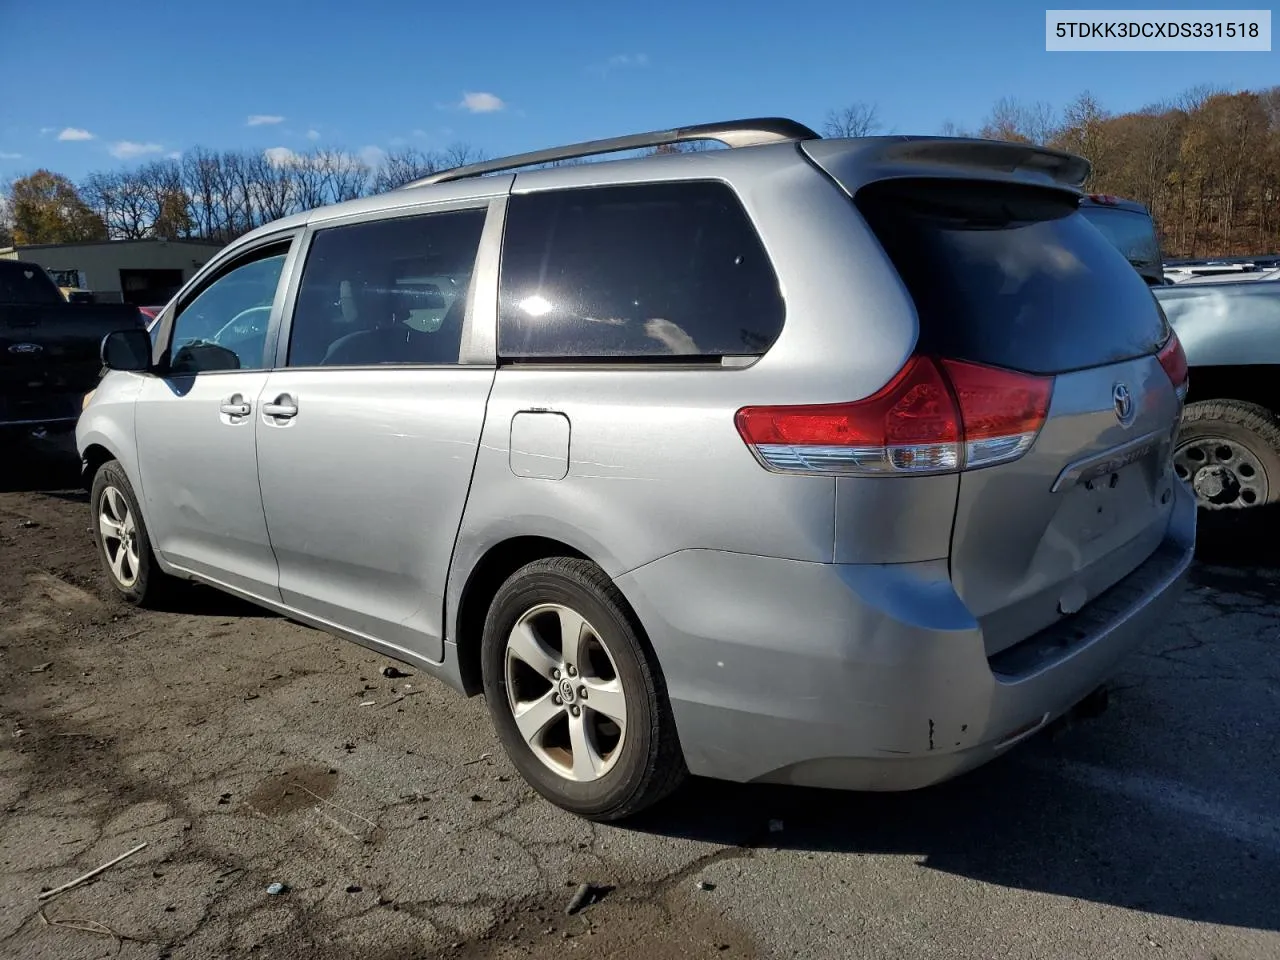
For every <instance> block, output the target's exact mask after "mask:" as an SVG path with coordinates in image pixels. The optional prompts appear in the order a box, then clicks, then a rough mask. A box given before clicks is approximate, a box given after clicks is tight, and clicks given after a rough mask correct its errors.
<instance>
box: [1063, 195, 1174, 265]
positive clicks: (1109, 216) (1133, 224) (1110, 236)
mask: <svg viewBox="0 0 1280 960" xmlns="http://www.w3.org/2000/svg"><path fill="white" fill-rule="evenodd" d="M1080 212H1081V213H1082V214H1084V218H1085V219H1086V220H1088V221H1089V222H1090V223H1092V224H1093V225H1094V226H1095V227H1097V228H1098V229H1099V230H1100V231H1101V232H1102V235H1103V236H1104V237H1106V238H1107V240H1108V241H1109V242H1110V244H1111V245H1112V246H1113V247H1115V248H1116V249H1117V250H1119V251H1120V252H1121V253H1122V254H1124V257H1125V259H1126V260H1128V261H1129V263H1130V264H1132V265H1133V268H1134V269H1135V270H1140V271H1142V272H1143V273H1144V274H1159V273H1161V272H1162V270H1161V263H1160V241H1159V240H1158V239H1156V225H1155V223H1153V222H1152V220H1151V218H1150V217H1148V216H1147V215H1146V214H1142V213H1138V212H1137V211H1136V210H1124V209H1122V208H1120V207H1094V206H1085V207H1081V208H1080Z"/></svg>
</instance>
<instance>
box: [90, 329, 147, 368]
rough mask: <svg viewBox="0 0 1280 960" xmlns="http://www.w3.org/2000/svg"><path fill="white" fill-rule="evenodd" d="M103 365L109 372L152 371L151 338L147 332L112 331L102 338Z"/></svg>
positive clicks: (133, 330) (140, 330)
mask: <svg viewBox="0 0 1280 960" xmlns="http://www.w3.org/2000/svg"><path fill="white" fill-rule="evenodd" d="M101 356H102V365H103V366H104V367H106V368H107V369H108V370H133V371H135V372H139V373H141V372H143V371H146V370H150V369H151V336H150V335H149V334H148V333H147V331H146V330H143V329H139V328H134V329H131V330H112V331H111V332H110V333H108V334H107V335H106V336H105V337H103V338H102V350H101Z"/></svg>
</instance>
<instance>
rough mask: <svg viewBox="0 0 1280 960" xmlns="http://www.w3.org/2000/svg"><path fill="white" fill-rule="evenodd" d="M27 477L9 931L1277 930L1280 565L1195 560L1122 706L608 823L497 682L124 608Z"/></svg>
mask: <svg viewBox="0 0 1280 960" xmlns="http://www.w3.org/2000/svg"><path fill="white" fill-rule="evenodd" d="M11 463H12V461H11ZM6 483H7V485H6V487H5V490H4V491H0V675H2V676H3V687H2V692H0V731H2V735H0V809H2V810H3V811H4V816H3V818H2V819H0V956H4V957H21V958H28V957H31V958H35V957H56V958H59V960H78V958H90V957H107V956H114V957H121V958H162V957H172V958H175V960H176V958H203V957H272V958H277V957H278V958H284V960H289V958H307V960H327V958H334V960H336V958H357V957H359V958H370V960H391V958H410V957H434V956H441V957H467V958H508V957H512V958H514V957H535V958H542V957H552V956H556V957H565V956H581V957H617V958H644V960H664V958H675V957H681V958H686V957H688V958H696V957H737V958H746V957H773V958H784V957H787V958H789V957H805V958H825V957H831V958H837V957H838V958H845V957H903V958H907V957H910V958H913V960H916V958H933V957H965V958H974V957H1037V958H1038V957H1047V958H1048V957H1063V958H1066V957H1090V958H1091V960H1098V958H1108V957H1116V958H1120V957H1124V958H1131V957H1136V956H1149V957H1179V958H1181V957H1186V958H1197V960H1208V958H1210V957H1215V958H1219V960H1228V958H1229V960H1244V958H1271V960H1274V958H1276V957H1280V803H1277V796H1278V795H1280V750H1278V749H1277V747H1280V719H1277V707H1278V706H1280V656H1278V654H1277V651H1278V649H1280V619H1278V617H1280V571H1277V570H1270V569H1267V568H1266V567H1265V566H1263V567H1258V566H1251V567H1245V568H1240V567H1237V568H1229V567H1214V566H1203V565H1202V566H1199V567H1197V569H1196V571H1195V582H1194V584H1193V586H1192V587H1191V588H1190V589H1189V590H1188V592H1187V595H1186V597H1185V600H1184V602H1183V603H1182V605H1181V607H1180V609H1179V611H1178V613H1177V616H1176V618H1175V619H1174V621H1173V622H1172V623H1170V624H1169V626H1168V628H1167V629H1166V630H1164V631H1163V632H1162V633H1160V634H1159V635H1156V636H1152V637H1151V638H1150V640H1149V642H1148V643H1147V645H1146V647H1145V649H1143V650H1142V651H1141V652H1140V653H1139V654H1137V655H1135V656H1133V657H1132V658H1131V659H1130V660H1129V661H1128V663H1127V664H1126V667H1125V669H1124V671H1123V672H1122V674H1121V675H1119V676H1118V677H1116V679H1115V684H1114V686H1113V693H1112V697H1111V708H1110V710H1108V711H1107V712H1106V713H1105V714H1103V715H1102V716H1101V717H1099V718H1096V719H1093V720H1089V721H1085V722H1082V723H1080V724H1078V725H1076V726H1074V727H1072V728H1071V729H1069V730H1067V731H1065V732H1063V733H1061V734H1059V735H1057V736H1054V737H1047V736H1046V737H1041V738H1039V739H1037V740H1034V741H1032V742H1031V743H1028V744H1026V745H1024V746H1023V747H1021V748H1019V749H1017V750H1015V751H1014V752H1013V753H1011V754H1010V755H1009V756H1007V757H1006V758H1004V759H1002V760H1000V761H999V762H997V763H995V764H992V765H990V766H988V767H986V768H984V769H982V770H980V771H978V772H976V773H974V774H972V775H970V776H967V777H965V778H962V779H960V780H958V781H955V782H953V783H950V784H946V785H944V786H941V787H938V788H934V789H930V790H926V791H921V792H918V793H913V794H908V795H899V796H886V795H872V796H860V795H848V794H837V793H824V792H817V791H805V790H795V789H781V788H759V787H742V786H730V785H721V784H711V783H703V782H695V783H693V784H691V785H690V786H689V787H688V788H686V789H685V790H683V791H682V792H681V793H680V794H678V795H677V796H676V797H675V798H674V799H673V800H672V801H670V802H669V803H667V804H666V805H664V806H663V807H662V808H661V809H659V810H657V811H655V812H654V813H653V814H652V815H650V816H648V817H646V818H645V819H644V820H643V821H642V822H639V823H635V824H630V825H628V826H627V827H600V826H593V825H591V824H588V823H586V822H584V821H581V820H578V819H575V818H573V817H571V816H568V815H566V814H562V813H560V812H558V811H557V810H555V809H553V808H552V807H550V806H549V805H548V804H546V803H545V802H544V801H542V800H541V799H540V798H539V797H537V796H536V795H535V794H534V793H533V792H532V791H531V790H530V789H528V788H527V787H525V786H524V784H523V783H522V782H521V781H520V779H519V778H518V776H517V775H516V774H515V771H514V770H513V768H512V767H511V766H510V765H509V764H508V763H507V762H506V761H505V759H504V758H503V757H502V755H501V752H500V750H499V748H498V745H497V743H496V740H495V738H494V736H493V734H492V732H491V729H490V726H489V723H488V718H487V715H486V713H485V709H484V704H483V703H482V702H480V701H479V700H472V701H467V700H464V699H462V698H461V697H459V696H457V695H455V694H453V693H452V692H450V691H448V690H446V689H445V688H444V687H442V686H440V685H438V684H435V683H433V682H432V681H430V680H428V679H426V678H424V677H419V676H408V677H399V678H395V679H388V678H386V677H384V676H383V675H382V672H381V671H382V668H383V667H385V666H390V665H392V664H391V662H390V661H387V660H385V659H383V658H381V657H378V656H375V655H374V654H372V653H370V652H368V651H366V650H364V649H363V648H360V647H357V646H353V645H350V644H347V643H344V642H342V641H339V640H335V639H333V638H331V637H328V636H326V635H325V634H322V633H318V632H316V631H313V630H309V629H307V628H305V627H302V626H298V625H296V624H293V623H290V622H288V621H286V620H283V619H280V618H278V617H274V616H271V615H267V614H265V613H263V612H261V611H258V610H257V609H255V608H251V607H248V606H245V605H243V604H240V603H238V602H236V601H233V600H231V599H228V598H224V597H222V596H220V595H218V594H216V593H214V592H212V591H208V590H198V589H197V590H193V591H192V592H191V594H190V596H189V597H188V598H185V599H184V600H183V601H182V603H181V604H180V605H179V608H177V609H174V610H171V611H167V612H142V611H135V610H133V609H131V608H128V607H126V606H124V605H123V604H121V603H119V602H118V601H116V600H115V599H114V598H113V597H111V595H110V593H109V591H108V588H107V585H106V583H105V581H104V579H103V577H102V576H101V575H100V573H99V571H98V568H97V565H96V562H95V559H94V555H93V552H92V546H91V541H90V539H89V534H88V516H89V515H88V509H87V506H86V503H85V497H84V496H83V494H81V493H79V492H78V491H76V490H74V489H71V486H72V484H71V481H70V480H69V478H68V476H67V475H66V473H65V471H62V470H61V469H59V468H58V467H57V465H53V466H48V467H43V466H42V467H41V468H40V469H32V470H26V471H24V472H23V474H22V475H21V476H19V477H17V478H14V477H10V478H9V479H8V481H6ZM1264 553H1265V551H1264ZM1264 559H1265V558H1264ZM1271 562H1272V563H1273V564H1280V556H1272V557H1271ZM407 672H409V671H407ZM771 821H780V827H781V829H774V828H775V827H777V826H779V824H777V823H774V824H772V826H771ZM143 842H145V843H146V844H147V846H146V847H145V848H144V849H143V850H142V851H141V852H140V853H138V854H136V855H135V856H132V857H130V858H128V859H127V860H125V861H123V862H121V863H120V864H119V865H117V866H114V867H112V868H111V869H109V870H107V871H106V872H104V873H103V874H101V875H100V876H98V877H97V878H96V879H94V880H93V881H92V882H90V883H87V884H85V885H83V886H80V887H77V888H75V889H73V890H70V891H68V892H66V893H64V894H62V895H60V896H57V897H54V898H52V899H49V900H47V901H44V902H43V903H42V902H40V901H38V900H37V896H38V894H39V893H40V892H41V891H42V890H47V889H50V888H54V887H57V886H59V885H61V884H63V883H66V882H67V881H69V880H72V879H74V878H75V877H77V876H79V875H80V874H82V873H84V872H85V871H87V870H90V869H92V868H93V867H96V866H98V865H99V864H101V863H103V862H105V861H107V860H110V859H111V858H113V857H116V856H118V855H120V854H122V853H125V852H126V851H129V850H131V849H132V848H134V847H136V846H137V845H138V844H141V843H143ZM273 882H278V883H283V884H286V885H287V889H286V890H285V891H284V892H282V893H280V894H278V895H271V894H269V893H268V892H267V887H268V885H269V884H271V883H273ZM583 882H590V883H593V884H598V885H600V892H599V894H598V898H597V899H596V900H595V902H593V903H591V904H590V905H589V906H587V907H586V908H585V909H584V910H582V911H581V912H579V913H577V914H575V915H573V916H567V915H566V914H565V910H564V908H565V905H566V904H567V903H568V901H569V899H570V897H571V896H572V895H573V892H574V889H575V888H576V887H577V885H578V884H580V883H583Z"/></svg>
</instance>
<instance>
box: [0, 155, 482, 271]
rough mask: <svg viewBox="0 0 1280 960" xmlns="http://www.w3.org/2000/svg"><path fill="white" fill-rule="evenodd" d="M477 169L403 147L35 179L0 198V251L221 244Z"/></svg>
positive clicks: (189, 161) (156, 164)
mask: <svg viewBox="0 0 1280 960" xmlns="http://www.w3.org/2000/svg"><path fill="white" fill-rule="evenodd" d="M480 159H483V154H482V153H481V152H480V151H479V150H477V149H475V148H474V147H471V146H469V145H467V144H456V145H454V146H451V147H449V148H447V149H445V150H439V151H431V150H419V149H416V148H413V147H403V148H400V149H397V150H393V151H392V152H390V153H388V154H385V155H384V156H383V157H382V158H381V159H380V161H379V162H378V163H377V164H376V165H371V164H369V163H368V162H366V161H365V160H362V159H360V158H359V157H357V156H355V155H353V154H350V153H347V152H345V151H342V150H335V149H326V148H319V147H318V148H315V149H312V150H308V151H306V152H305V153H294V152H293V151H290V150H284V149H276V150H267V151H263V152H257V151H253V150H210V149H207V148H205V147H196V148H195V149H193V150H190V151H188V152H187V153H185V154H184V155H183V156H182V157H180V158H178V159H166V160H155V161H152V162H150V163H144V164H141V165H139V166H136V167H133V168H131V169H117V170H106V171H99V172H96V173H91V174H89V175H88V176H87V177H85V178H84V179H83V180H82V181H81V182H80V183H79V184H76V183H73V182H72V181H71V180H70V179H68V178H67V177H64V176H62V175H61V174H57V173H54V172H52V171H49V170H37V171H36V172H35V173H33V174H30V175H28V176H25V177H19V178H17V179H16V180H14V181H13V182H12V183H10V184H9V185H8V187H7V189H6V190H5V194H4V199H5V203H4V205H3V213H4V217H3V221H4V222H0V246H4V245H8V244H11V243H19V244H29V243H76V242H81V241H86V240H108V239H111V240H137V239H142V238H145V237H162V238H165V239H171V240H172V239H179V238H199V239H202V240H210V241H212V242H215V243H226V242H228V241H230V240H233V239H235V238H236V237H238V236H240V235H241V234H244V233H247V232H248V231H250V230H252V229H254V228H255V227H259V226H261V225H263V224H264V223H270V222H271V221H272V220H278V219H279V218H280V217H284V216H288V215H289V214H291V213H298V212H301V211H303V210H310V209H312V208H314V207H320V206H324V205H325V204H329V203H340V202H342V201H344V200H354V199H356V198H357V197H363V196H368V195H370V194H375V193H383V192H385V191H387V190H392V189H394V188H396V187H399V186H402V185H403V184H406V183H408V182H409V181H411V180H416V179H418V178H419V177H425V176H428V175H430V174H432V173H436V172H437V171H440V170H444V169H448V168H449V167H455V166H460V165H462V164H465V163H472V162H475V161H477V160H480Z"/></svg>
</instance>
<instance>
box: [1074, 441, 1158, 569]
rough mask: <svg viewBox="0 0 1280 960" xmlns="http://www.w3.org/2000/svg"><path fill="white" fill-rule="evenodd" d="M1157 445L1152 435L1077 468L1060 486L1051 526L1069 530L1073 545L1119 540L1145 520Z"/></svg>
mask: <svg viewBox="0 0 1280 960" xmlns="http://www.w3.org/2000/svg"><path fill="white" fill-rule="evenodd" d="M1160 448H1161V447H1160V444H1159V443H1156V442H1154V441H1153V442H1152V443H1150V444H1146V445H1143V446H1142V447H1140V448H1135V449H1133V450H1132V451H1126V454H1125V456H1124V457H1123V458H1122V459H1114V458H1113V459H1108V460H1106V461H1104V462H1102V463H1099V464H1096V465H1094V466H1091V467H1089V468H1088V469H1087V470H1085V471H1082V472H1081V474H1080V476H1079V478H1078V479H1077V480H1076V482H1075V483H1074V484H1072V485H1071V486H1070V487H1069V488H1068V489H1067V490H1065V491H1063V503H1062V507H1061V509H1060V510H1059V511H1058V517H1057V521H1056V523H1055V526H1056V527H1058V529H1060V530H1063V531H1073V534H1074V539H1075V540H1076V542H1077V544H1078V545H1085V544H1090V545H1093V544H1100V542H1105V543H1111V542H1123V541H1124V540H1126V539H1128V538H1129V537H1131V536H1132V535H1133V534H1134V533H1136V532H1137V531H1139V530H1141V529H1142V528H1144V527H1145V526H1147V524H1149V523H1150V522H1151V514H1152V512H1153V511H1154V510H1155V501H1154V497H1153V489H1154V481H1155V475H1156V473H1157V472H1158V471H1157V467H1158V459H1159V451H1160Z"/></svg>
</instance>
